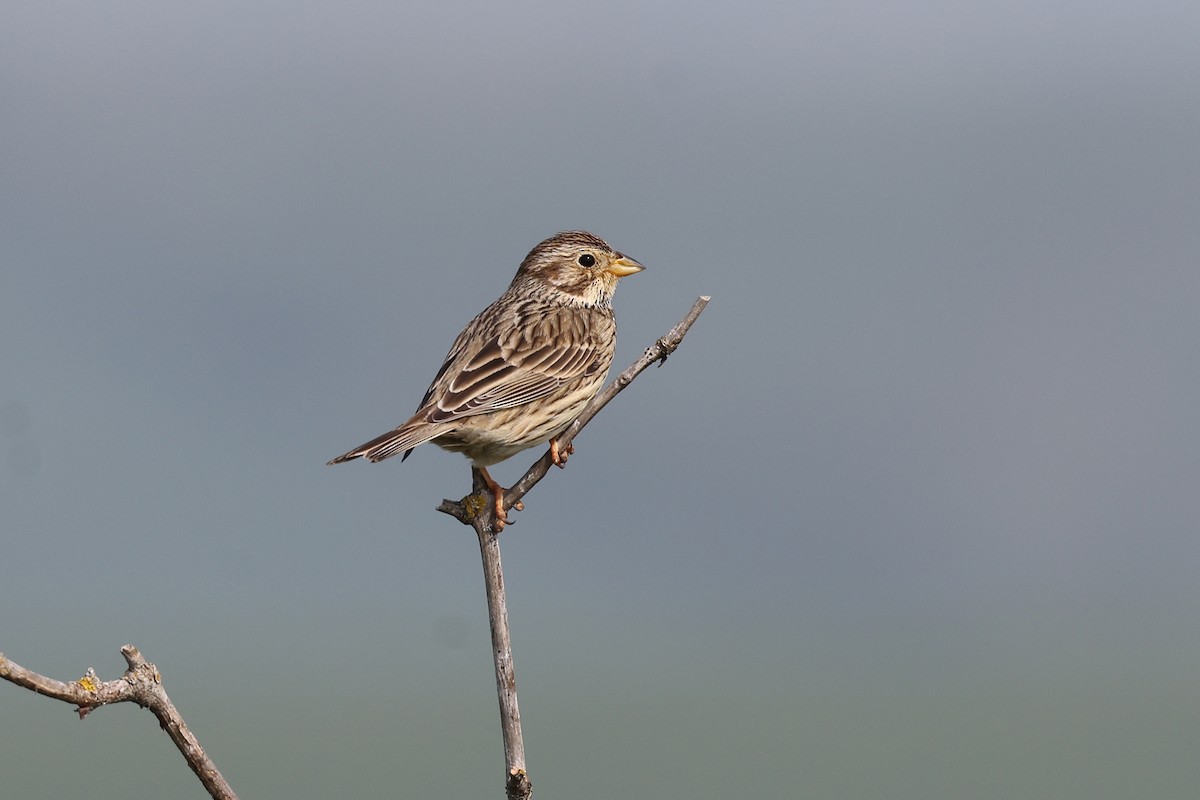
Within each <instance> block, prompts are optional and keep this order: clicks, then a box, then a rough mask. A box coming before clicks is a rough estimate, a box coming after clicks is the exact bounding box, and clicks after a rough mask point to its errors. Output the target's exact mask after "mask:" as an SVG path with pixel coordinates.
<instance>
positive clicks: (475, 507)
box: [463, 494, 489, 519]
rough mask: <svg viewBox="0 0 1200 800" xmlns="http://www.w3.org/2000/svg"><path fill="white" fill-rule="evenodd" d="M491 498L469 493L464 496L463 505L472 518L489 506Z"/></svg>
mask: <svg viewBox="0 0 1200 800" xmlns="http://www.w3.org/2000/svg"><path fill="white" fill-rule="evenodd" d="M488 503H489V500H488V499H487V498H486V497H483V496H482V495H478V494H472V495H468V496H466V497H464V498H463V506H464V507H465V508H466V509H467V514H469V515H470V516H471V519H475V518H476V517H478V516H479V515H480V514H482V513H483V510H484V509H485V508H487V507H488Z"/></svg>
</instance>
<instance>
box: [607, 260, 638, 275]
mask: <svg viewBox="0 0 1200 800" xmlns="http://www.w3.org/2000/svg"><path fill="white" fill-rule="evenodd" d="M644 269H645V267H643V266H642V265H641V264H639V263H638V262H636V261H634V260H633V259H632V258H630V257H629V256H621V257H620V258H618V259H617V260H615V261H613V262H612V263H611V264H609V265H608V270H607V272H609V273H610V274H612V275H616V276H617V277H618V278H624V277H625V276H626V275H632V274H633V273H635V272H641V271H642V270H644Z"/></svg>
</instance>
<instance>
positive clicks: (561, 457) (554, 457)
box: [550, 436, 575, 469]
mask: <svg viewBox="0 0 1200 800" xmlns="http://www.w3.org/2000/svg"><path fill="white" fill-rule="evenodd" d="M574 452H575V445H574V444H572V443H570V442H568V443H567V446H566V447H564V448H562V449H561V450H560V449H559V447H558V437H557V436H554V437H551V439H550V460H551V461H553V462H554V466H556V467H558V468H559V469H564V468H566V466H567V456H569V455H571V453H574Z"/></svg>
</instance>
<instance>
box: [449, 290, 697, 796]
mask: <svg viewBox="0 0 1200 800" xmlns="http://www.w3.org/2000/svg"><path fill="white" fill-rule="evenodd" d="M708 300H709V298H708V297H700V298H698V299H697V300H696V302H695V303H694V304H693V305H692V308H691V310H690V311H689V312H688V313H687V315H686V316H685V317H684V318H683V319H682V320H680V321H679V323H678V324H677V325H676V326H675V327H674V328H672V329H671V330H670V331H668V332H667V333H666V335H665V336H663V337H661V338H660V339H658V340H657V341H656V342H655V343H654V344H653V345H651V346H650V347H648V348H646V352H645V353H643V354H642V357H641V358H639V359H638V360H637V361H635V362H633V363H632V364H630V365H629V366H628V367H627V368H626V369H625V371H624V372H622V373H621V374H620V375H618V376H617V378H616V380H614V381H613V382H612V383H611V384H609V385H608V387H607V388H605V389H604V391H602V392H600V393H599V394H598V395H596V396H595V397H594V398H592V401H591V402H590V403H588V405H587V407H586V408H584V410H583V413H582V414H580V415H579V417H578V418H577V419H576V420H575V421H574V422H572V423H571V424H570V425H569V426H567V429H566V430H565V431H563V433H561V434H559V436H558V446H559V450H560V451H562V450H567V449H568V445H570V444H571V440H573V439H574V438H575V436H576V434H578V433H579V432H580V431H581V430H583V428H584V426H585V425H587V424H588V423H589V422H591V420H592V418H593V417H595V416H596V414H598V413H600V409H602V408H604V406H606V405H608V402H609V401H610V400H612V399H613V398H614V397H616V396H617V395H618V394H619V393H620V392H621V390H622V389H624V388H625V387H626V386H628V385H629V384H630V383H632V382H633V379H634V378H636V377H637V376H638V375H640V374H641V373H642V372H643V371H644V370H645V369H646V368H647V367H649V366H650V365H651V364H653V363H654V362H656V361H657V362H658V364H659V366H662V365H663V364H664V363H665V362H666V360H667V356H669V355H671V353H673V352H675V348H677V347H679V343H680V342H682V341H683V337H684V336H685V335H686V334H687V332H688V329H689V328H691V327H692V323H693V322H695V321H696V318H697V317H699V316H700V312H702V311H703V310H704V307H705V306H707V305H708ZM552 463H553V461H552V459H551V456H550V452H549V451H546V454H545V455H544V456H542V457H541V458H540V459H538V460H537V461H536V462H534V464H533V466H531V467H530V468H529V469H528V470H527V471H526V472H525V475H524V476H523V477H522V478H521V480H519V481H517V482H516V483H515V484H513V486H512V488H511V489H509V490H508V491H507V492H505V494H504V508H505V509H509V508H512V507H513V506H515V505H517V504H518V503H520V501H521V498H522V497H524V496H525V495H526V494H528V493H529V490H530V489H532V488H533V487H534V486H536V485H537V483H538V481H540V480H541V479H542V478H544V477H546V473H547V472H548V471H549V470H550V465H551V464H552ZM471 474H472V493H471V494H469V495H467V496H466V497H464V498H463V499H462V500H459V501H457V502H456V501H454V500H443V501H442V504H441V505H440V506H438V509H437V510H438V511H441V512H442V513H444V514H449V515H450V516H452V517H454V518H455V519H457V520H458V521H459V522H461V523H463V524H464V525H470V526H471V527H472V528H474V529H475V534H476V535H477V536H478V537H479V551H480V554H481V555H482V557H483V578H484V585H485V587H486V589H487V603H488V622H489V623H490V624H491V628H492V656H493V658H494V660H495V666H496V692H497V695H498V697H499V699H500V727H501V730H502V732H503V734H504V763H505V766H506V767H507V769H508V776H507V778H506V780H505V786H504V788H505V793H506V794H507V796H508V800H528V798H529V797H530V795H531V794H532V793H533V787H532V784H531V783H530V781H529V775H528V773H527V772H526V770H525V742H524V739H523V737H522V734H521V712H520V709H519V708H518V706H517V678H516V674H515V672H514V670H513V657H512V640H511V638H510V636H509V630H508V601H507V599H506V598H505V594H504V571H503V569H502V568H501V564H500V538H499V533H498V532H497V531H496V525H495V521H496V514H495V509H494V507H493V504H492V502H491V501H490V497H491V493H490V492H489V491H488V488H487V484H486V483H484V480H483V476H482V475H480V474H479V471H478V470H476V469H472V470H471Z"/></svg>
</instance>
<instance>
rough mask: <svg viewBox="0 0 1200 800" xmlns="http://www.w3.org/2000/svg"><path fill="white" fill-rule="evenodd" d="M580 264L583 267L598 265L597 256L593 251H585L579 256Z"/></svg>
mask: <svg viewBox="0 0 1200 800" xmlns="http://www.w3.org/2000/svg"><path fill="white" fill-rule="evenodd" d="M579 265H580V266H581V267H594V266H596V257H595V256H594V255H592V254H591V253H584V254H583V255H581V256H580V257H579Z"/></svg>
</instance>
